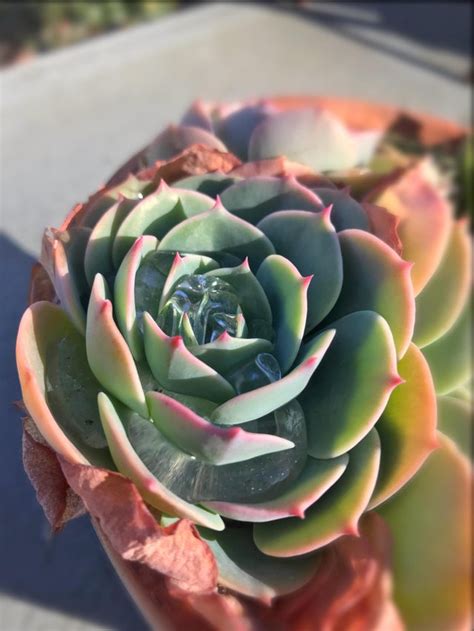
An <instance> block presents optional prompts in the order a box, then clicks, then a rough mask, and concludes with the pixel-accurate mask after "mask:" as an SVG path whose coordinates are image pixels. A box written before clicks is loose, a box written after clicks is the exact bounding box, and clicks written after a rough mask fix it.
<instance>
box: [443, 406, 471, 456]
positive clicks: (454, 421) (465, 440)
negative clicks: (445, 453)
mask: <svg viewBox="0 0 474 631" xmlns="http://www.w3.org/2000/svg"><path fill="white" fill-rule="evenodd" d="M438 428H439V429H440V431H441V432H443V434H445V435H446V436H449V438H451V440H453V441H454V442H455V443H456V445H457V446H458V447H459V449H460V450H461V452H462V453H463V454H464V455H465V456H466V458H471V457H472V451H471V446H472V409H471V404H470V402H469V401H462V400H461V399H457V398H455V397H452V396H445V397H438Z"/></svg>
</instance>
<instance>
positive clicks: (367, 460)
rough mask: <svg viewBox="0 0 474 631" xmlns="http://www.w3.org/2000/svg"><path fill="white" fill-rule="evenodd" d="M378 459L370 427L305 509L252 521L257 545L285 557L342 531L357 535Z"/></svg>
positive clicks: (325, 541)
mask: <svg viewBox="0 0 474 631" xmlns="http://www.w3.org/2000/svg"><path fill="white" fill-rule="evenodd" d="M379 462H380V441H379V438H378V436H377V432H376V431H375V430H372V431H371V432H370V433H369V434H368V435H367V436H366V437H365V438H364V439H363V440H362V441H361V442H360V443H359V444H358V445H357V447H355V448H354V449H353V450H352V451H351V452H350V454H349V464H348V466H347V469H346V470H345V472H344V474H343V475H342V477H341V479H340V480H339V481H338V482H337V483H336V484H335V485H334V486H333V487H332V488H331V489H330V490H329V491H327V492H326V493H325V494H324V496H323V497H322V498H321V499H320V500H319V501H318V502H316V504H314V505H313V506H312V507H311V508H310V509H309V510H308V511H307V512H306V516H305V518H304V519H303V520H299V519H296V518H294V517H290V518H289V519H282V520H279V521H274V522H271V523H268V524H256V526H255V527H254V540H255V543H256V545H257V547H258V548H259V549H260V550H261V551H262V552H264V553H265V554H269V555H270V556H277V557H289V556H296V555H300V554H306V553H308V552H312V551H313V550H316V549H318V548H321V547H322V546H324V545H326V544H328V543H330V542H331V541H334V540H335V539H337V538H338V537H341V536H342V535H345V534H357V532H358V531H357V523H358V521H359V518H360V516H361V515H362V513H363V512H364V510H365V508H366V507H367V504H368V502H369V499H370V496H371V494H372V491H373V489H374V486H375V481H376V478H377V473H378V469H379Z"/></svg>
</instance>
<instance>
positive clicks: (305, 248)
mask: <svg viewBox="0 0 474 631" xmlns="http://www.w3.org/2000/svg"><path fill="white" fill-rule="evenodd" d="M329 215H330V210H329V209H328V210H325V211H322V212H320V213H314V212H307V211H300V210H284V211H281V212H276V213H273V214H271V215H269V216H268V217H266V218H265V219H263V221H261V222H260V223H259V224H258V228H260V230H262V232H264V233H265V234H266V235H267V237H268V238H269V239H270V241H271V242H272V243H273V246H274V247H275V250H276V252H277V254H281V255H282V256H284V257H285V258H287V259H288V260H290V261H291V262H292V263H293V264H294V265H295V266H296V267H297V269H298V271H299V272H300V274H303V275H304V276H309V275H313V276H314V278H313V281H312V282H311V284H310V286H309V289H308V316H307V321H306V331H310V330H311V329H313V328H314V327H315V326H316V324H318V323H319V322H320V321H321V320H322V319H323V318H324V317H325V316H326V315H327V314H328V313H329V312H330V311H331V309H332V307H334V304H335V303H336V300H337V298H338V296H339V293H340V291H341V287H342V257H341V248H340V246H339V240H338V238H337V235H336V232H335V230H334V226H333V225H332V223H331V220H330V218H329Z"/></svg>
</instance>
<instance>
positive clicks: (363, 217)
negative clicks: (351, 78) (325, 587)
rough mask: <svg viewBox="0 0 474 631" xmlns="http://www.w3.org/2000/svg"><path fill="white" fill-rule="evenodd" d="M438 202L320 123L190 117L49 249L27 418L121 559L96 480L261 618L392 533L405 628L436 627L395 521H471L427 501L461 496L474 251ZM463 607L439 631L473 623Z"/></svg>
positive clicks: (24, 325)
mask: <svg viewBox="0 0 474 631" xmlns="http://www.w3.org/2000/svg"><path fill="white" fill-rule="evenodd" d="M346 183H349V184H350V186H351V189H349V188H348V187H347V186H345V184H346ZM443 186H444V185H443V182H442V180H441V179H440V177H439V173H438V171H437V169H436V168H435V167H434V165H433V162H432V161H430V160H429V159H426V158H425V159H422V160H418V159H417V160H413V159H410V158H407V157H406V155H404V154H400V153H398V152H396V151H395V150H393V149H390V148H389V150H387V147H384V140H383V137H382V134H381V133H380V131H379V130H369V131H367V130H363V131H360V130H359V131H354V130H353V129H350V128H349V127H347V126H346V125H345V124H344V123H343V122H342V121H341V120H339V119H338V118H337V117H336V116H334V114H333V113H331V112H329V111H326V110H324V109H323V110H320V109H315V108H287V107H283V106H282V105H281V104H279V102H278V101H273V102H255V103H250V104H236V105H230V106H215V105H208V104H202V103H197V104H195V105H194V106H193V107H192V108H191V109H190V110H189V112H188V113H187V114H186V115H185V117H184V119H183V122H182V124H181V125H179V126H173V127H170V128H168V129H167V130H165V131H164V132H163V133H162V134H160V135H159V136H158V137H157V138H156V139H155V141H153V142H152V143H151V144H150V145H149V146H148V147H146V148H145V149H144V150H142V151H141V152H140V153H139V154H137V155H136V156H135V157H134V158H132V160H131V161H129V162H128V163H127V164H126V165H125V166H124V167H123V168H122V169H120V170H119V171H118V173H117V174H116V175H115V176H114V177H113V178H112V179H111V180H110V182H109V183H108V184H107V185H106V186H105V187H104V188H103V189H101V190H100V191H99V192H98V193H97V194H96V195H94V196H93V197H91V198H90V199H89V201H88V202H86V203H85V204H81V205H78V206H77V207H76V208H75V209H74V210H73V212H72V213H71V214H70V215H69V217H68V219H67V220H66V222H65V224H64V225H63V226H62V227H61V229H59V230H50V231H48V232H47V233H46V234H45V238H44V248H43V255H42V265H43V267H42V268H38V269H37V274H36V277H35V278H34V283H33V304H32V305H31V306H30V307H29V308H28V309H27V311H26V313H25V314H24V316H23V319H22V322H21V324H20V330H19V335H18V345H17V360H18V370H19V375H20V381H21V385H22V392H23V400H24V404H25V406H26V408H27V410H28V413H29V415H30V416H31V418H32V419H33V421H34V423H35V425H36V428H37V429H38V430H39V432H40V434H41V435H42V437H43V439H44V440H45V441H46V443H47V444H48V445H49V446H50V447H51V448H52V449H53V450H54V452H55V453H56V454H58V456H57V458H58V459H59V460H58V461H59V462H60V464H61V467H62V474H63V475H64V476H65V477H66V479H67V481H68V483H69V485H70V486H71V488H72V489H73V490H74V491H75V492H76V493H77V494H78V495H79V496H81V497H82V499H83V501H84V503H85V506H86V508H88V510H89V511H90V512H91V513H92V515H93V516H94V517H96V518H97V519H98V521H99V524H100V528H101V529H102V531H103V532H104V533H105V535H106V537H108V538H109V539H110V540H112V547H114V545H113V542H114V534H113V533H114V532H115V531H116V529H117V528H118V527H119V525H120V520H121V519H125V517H124V516H123V515H122V513H121V512H120V511H121V510H122V508H119V507H118V504H119V500H118V497H117V498H116V499H115V500H114V501H115V505H114V501H112V500H111V499H110V498H111V497H112V496H111V495H110V496H109V501H106V500H101V502H102V501H103V502H104V504H103V506H107V507H108V508H107V511H108V512H107V514H105V512H104V510H105V509H104V508H103V507H102V508H101V507H100V504H101V502H98V501H97V497H98V495H97V493H98V492H97V493H96V496H95V499H91V495H90V491H91V483H90V481H89V482H87V484H88V485H89V487H88V489H87V492H86V490H85V485H86V478H87V475H89V474H88V473H87V471H92V472H94V475H97V471H102V472H113V473H111V474H110V475H112V476H115V477H114V478H111V479H114V480H115V479H120V480H123V479H124V478H127V479H129V480H131V481H132V482H133V485H132V487H133V488H134V489H135V490H134V491H133V492H134V493H135V495H133V498H132V499H129V501H130V502H131V506H132V507H135V510H138V509H137V508H136V506H138V505H139V506H140V510H141V511H143V513H144V514H145V513H146V516H147V517H146V520H149V519H152V520H153V522H154V523H155V524H156V526H150V527H151V528H152V529H156V532H155V530H153V532H154V533H155V534H156V533H159V534H160V537H164V533H174V535H175V536H176V533H177V532H178V530H177V529H178V528H179V527H182V526H180V524H183V523H189V524H194V525H195V527H196V528H197V530H195V529H194V526H190V528H191V530H192V532H193V533H195V536H196V537H197V536H198V535H197V532H198V533H199V538H200V540H201V545H202V546H204V548H202V547H201V548H199V549H200V550H201V553H203V552H202V551H203V550H204V549H205V550H206V551H207V552H206V554H209V550H210V551H211V552H212V554H211V555H210V558H211V559H212V561H211V563H214V564H217V565H216V567H217V570H218V579H217V583H218V584H219V586H220V587H221V588H226V589H228V590H231V592H232V593H237V594H240V595H244V596H249V597H251V598H254V599H257V600H260V601H262V602H264V603H267V604H269V603H271V602H272V601H275V599H277V600H278V598H281V597H282V596H284V595H285V594H290V593H292V592H295V591H296V590H299V589H300V588H303V586H304V585H309V584H312V582H314V581H315V580H317V577H318V576H319V573H320V572H321V566H322V564H323V565H324V563H323V560H324V558H325V557H324V556H322V554H324V553H325V551H327V550H329V549H331V546H334V545H336V544H334V543H333V542H336V543H337V540H340V541H339V543H340V542H341V541H345V540H346V539H347V536H348V535H350V536H351V537H349V539H350V540H352V539H353V538H354V537H353V536H357V535H358V534H359V522H360V520H361V519H362V521H361V523H362V525H363V524H365V523H366V521H364V520H366V519H370V516H369V517H364V518H363V517H362V516H363V514H364V513H365V512H366V511H374V510H375V511H376V512H379V511H380V513H381V514H382V515H383V516H384V517H385V518H386V520H387V522H388V524H389V526H391V527H392V530H393V532H392V534H393V536H394V540H395V551H396V555H397V554H398V559H399V561H398V565H397V556H396V558H395V577H396V579H399V583H398V586H397V584H396V586H395V588H396V591H395V593H396V597H397V602H398V604H399V606H400V607H401V611H402V616H403V617H404V618H405V620H406V621H408V622H409V623H411V624H414V625H416V624H422V623H423V624H424V621H425V618H424V617H423V616H424V615H425V613H426V612H425V611H424V609H423V607H425V606H426V601H425V600H423V595H421V596H420V595H419V590H420V589H421V588H420V586H419V581H418V579H419V576H420V575H419V574H416V572H415V574H413V571H412V568H411V567H409V561H410V558H409V557H410V556H411V555H413V554H415V552H417V550H418V548H417V546H418V545H419V544H420V536H423V535H422V534H421V535H420V532H421V528H422V527H421V525H419V523H418V522H419V521H420V519H419V518H417V517H414V518H413V526H407V525H406V523H405V522H404V519H406V515H407V514H408V511H409V510H410V511H412V508H411V506H412V504H413V503H415V504H416V503H417V502H419V501H420V494H421V496H423V495H426V496H427V501H428V503H429V502H431V504H430V505H429V504H427V505H429V506H430V510H435V511H436V510H438V509H437V507H443V510H444V507H445V503H446V504H447V503H449V502H452V511H453V514H454V515H456V517H457V518H458V519H461V520H462V519H467V513H466V512H465V511H466V506H467V505H466V504H464V503H463V502H464V500H463V498H462V497H459V498H458V497H451V498H450V497H449V492H450V489H449V488H447V489H443V490H442V491H440V493H439V494H438V493H437V492H435V491H433V487H432V485H435V484H437V483H439V479H443V478H444V479H448V480H450V481H451V480H452V485H453V486H454V485H458V487H459V492H461V490H460V487H461V486H462V485H464V487H466V485H467V481H466V475H467V474H466V472H465V462H464V456H462V455H460V453H459V450H458V448H457V447H456V445H457V444H458V443H460V442H462V436H463V435H465V433H466V431H467V420H466V415H468V403H466V401H465V400H464V398H465V397H466V384H467V383H468V381H469V378H470V365H469V356H468V345H467V344H466V336H467V335H468V320H469V306H468V305H469V302H468V296H469V291H470V277H469V265H468V263H469V256H470V244H469V238H468V235H467V231H466V222H465V221H464V220H460V221H458V220H455V219H454V214H453V210H452V208H451V205H450V204H449V202H448V199H447V196H446V191H445V189H444V188H443ZM45 271H46V273H47V276H46V273H45ZM40 297H46V298H47V300H39V301H38V298H40ZM437 408H438V410H439V422H438V429H439V430H440V431H439V432H437ZM442 432H444V433H445V434H446V436H448V437H450V438H445V436H444V434H442ZM30 434H31V429H30ZM38 440H40V439H38ZM466 444H467V443H465V445H466ZM436 447H438V449H436V450H435V448H436ZM433 450H435V451H434V453H433V454H432V455H431V456H430V454H431V452H432V451H433ZM428 456H429V458H428ZM427 458H428V460H427V462H426V464H424V463H425V460H426V459H427ZM422 465H423V466H422ZM420 468H421V471H419V470H420ZM418 471H419V475H418V476H416V475H415V474H417V472H418ZM117 472H118V473H117ZM119 474H121V475H119ZM104 475H105V474H104ZM413 476H415V479H414V481H413V482H410V483H409V481H410V480H411V478H412V477H413ZM449 476H451V477H449ZM33 477H34V476H33ZM407 483H409V484H408V485H407V487H406V490H404V489H403V488H402V487H405V485H406V484H407ZM94 484H95V483H94ZM417 484H418V487H419V488H418V487H417ZM450 484H451V482H450ZM430 487H431V488H430ZM127 488H129V487H127ZM419 489H421V490H419ZM426 489H428V491H427V490H426ZM136 490H138V493H139V496H138V494H136ZM429 493H431V494H432V496H431V497H429ZM140 496H141V498H140ZM389 498H391V499H389ZM422 499H423V497H422ZM386 500H389V501H388V502H386ZM143 501H144V502H145V503H143ZM110 506H112V509H110ZM147 507H148V508H147ZM379 507H380V509H379ZM433 507H435V508H433ZM114 508H115V511H114ZM110 510H112V513H111V512H110ZM130 510H131V509H130ZM420 510H422V509H421V508H420ZM463 511H464V512H463ZM112 514H113V515H115V516H114V517H112V516H111V515H112ZM410 514H411V513H410ZM143 519H145V518H143ZM410 519H412V518H411V517H410ZM426 519H427V518H425V521H426ZM114 520H115V522H117V523H115V525H111V524H112V522H113V521H114ZM117 520H118V521H117ZM421 521H423V519H421ZM147 523H148V521H147ZM367 523H368V522H367ZM114 528H115V530H114ZM363 528H364V527H363ZM407 529H408V530H409V533H410V536H411V539H410V540H409V541H408V543H406V542H405V541H404V539H403V538H398V532H399V531H406V530H407ZM428 530H429V529H428ZM451 531H452V532H451ZM135 534H136V533H135ZM458 534H459V533H458ZM461 534H462V533H461ZM446 535H447V536H451V535H453V536H455V535H456V532H455V528H454V527H451V525H448V527H447V532H446ZM341 538H343V539H341ZM203 541H204V542H205V543H202V542H203ZM135 543H136V542H135ZM127 545H128V547H127V552H126V553H125V552H124V550H123V549H122V550H119V552H120V554H121V555H122V557H123V558H126V559H130V558H132V559H134V560H139V561H141V562H142V563H145V564H148V565H149V566H150V567H154V569H157V568H158V569H159V570H160V571H161V573H162V574H165V575H167V576H169V577H171V578H173V579H174V580H176V581H178V582H179V581H181V583H180V584H181V587H182V586H183V582H184V583H186V585H187V588H188V589H189V582H190V579H189V577H187V578H186V581H184V579H182V577H181V578H180V576H179V568H176V567H174V568H173V567H168V570H167V571H166V570H163V565H160V564H159V563H158V564H157V563H155V565H153V563H152V562H150V558H149V555H148V554H145V553H144V552H143V551H142V552H140V554H139V555H138V556H130V545H131V544H130V542H128V544H127ZM453 545H455V544H453ZM119 547H120V546H119ZM115 548H117V546H115ZM127 554H128V556H127ZM203 554H204V553H203ZM165 556H166V555H165ZM427 556H428V553H427ZM160 559H161V557H160ZM458 560H459V559H457V561H458ZM426 561H427V562H426V567H427V568H430V567H432V564H430V561H429V559H428V558H427V559H426ZM444 561H445V559H444V557H443V558H442V559H441V561H439V563H438V557H436V558H435V568H436V570H437V571H443V570H444V568H445V567H448V568H450V567H451V566H450V565H449V563H447V564H446V563H444ZM457 561H456V562H457ZM160 562H161V561H160ZM436 563H438V565H436ZM206 567H207V566H206ZM463 572H465V568H464V569H463ZM412 576H415V578H414V579H412V578H411V577H412ZM453 580H455V581H457V580H458V578H455V579H454V578H453ZM462 580H463V579H462V577H461V579H459V581H460V582H459V585H458V593H459V594H461V592H462V594H461V596H459V595H458V596H456V598H458V599H460V600H461V601H462V603H461V604H462V606H464V595H463V594H464V593H465V592H463V589H464V587H463V584H462ZM191 582H192V581H191ZM435 583H436V581H435ZM443 584H444V583H443V579H442V578H441V579H440V578H439V577H438V584H437V585H436V584H434V587H433V589H435V588H436V587H437V586H438V587H439V586H440V585H443ZM303 589H304V588H303ZM191 591H192V590H191ZM433 593H434V592H433ZM431 595H432V593H431ZM456 598H454V600H455V601H456V602H455V604H454V605H453V606H452V607H451V609H449V607H448V606H446V607H444V608H443V605H442V604H441V605H439V609H440V612H441V613H440V614H439V619H442V620H443V621H444V618H442V616H444V615H445V614H446V616H448V613H452V614H453V616H452V619H456V620H457V621H459V619H460V616H461V617H462V616H463V615H465V614H464V611H461V609H462V607H461V605H460V604H459V603H458V600H456ZM450 602H451V600H450ZM420 603H421V604H420ZM420 607H421V610H420ZM448 609H449V612H448V613H446V611H447V610H448ZM456 616H458V618H456ZM446 619H447V618H446ZM450 620H451V618H450ZM397 621H398V622H397V624H401V623H400V621H399V619H398V618H397ZM428 626H429V625H428ZM328 628H329V627H328ZM331 628H333V627H331ZM367 628H368V627H367ZM394 628H395V627H394ZM417 628H418V627H417ZM444 628H446V627H444Z"/></svg>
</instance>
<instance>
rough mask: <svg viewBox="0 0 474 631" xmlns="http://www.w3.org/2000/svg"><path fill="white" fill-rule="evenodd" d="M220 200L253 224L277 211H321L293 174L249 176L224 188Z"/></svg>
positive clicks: (308, 191) (313, 197)
mask: <svg viewBox="0 0 474 631" xmlns="http://www.w3.org/2000/svg"><path fill="white" fill-rule="evenodd" d="M221 201H222V203H223V204H224V206H225V208H227V210H228V211H229V212H231V213H232V214H234V215H236V216H237V217H240V218H241V219H245V221H248V222H249V223H252V224H254V225H256V224H257V223H258V222H259V221H261V220H262V219H263V218H264V217H266V216H267V215H269V214H271V213H273V212H277V211H279V210H294V209H297V210H312V211H318V210H322V206H321V201H320V200H319V198H318V197H317V196H316V195H315V194H314V193H313V192H312V191H310V190H309V189H308V188H306V187H305V186H302V185H301V184H300V183H299V182H298V181H297V180H296V178H294V177H285V178H279V177H263V176H256V177H250V178H248V179H245V180H242V181H241V182H237V183H236V184H234V185H233V186H230V187H229V188H228V189H226V190H225V191H224V192H223V193H222V196H221Z"/></svg>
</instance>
